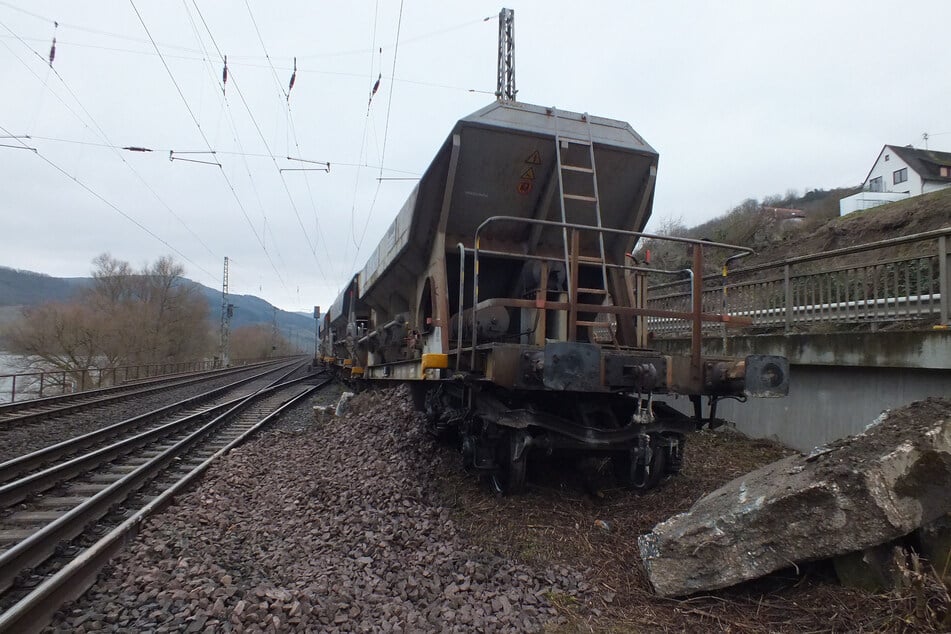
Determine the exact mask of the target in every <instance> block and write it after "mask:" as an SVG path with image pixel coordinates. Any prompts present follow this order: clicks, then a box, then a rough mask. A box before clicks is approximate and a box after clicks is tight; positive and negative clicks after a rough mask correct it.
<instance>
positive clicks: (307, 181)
mask: <svg viewBox="0 0 951 634" xmlns="http://www.w3.org/2000/svg"><path fill="white" fill-rule="evenodd" d="M244 6H245V7H246V8H247V10H248V17H249V18H250V19H251V24H252V25H253V26H254V32H255V33H256V34H257V36H258V42H259V43H260V44H261V50H262V51H264V57H265V59H267V61H268V66H270V68H271V76H272V77H273V78H274V83H275V84H276V85H277V88H278V90H279V91H281V94H282V95H283V97H284V105H285V107H286V110H287V126H288V128H289V130H290V131H291V135H292V137H293V139H294V146H295V148H296V149H297V153H298V154H301V153H302V152H301V147H300V142H299V141H298V138H297V129H296V127H295V125H294V119H293V114H292V113H291V106H290V100H291V96H290V92H289V91H290V88H293V85H294V81H293V77H292V80H291V82H290V85H289V87H288V90H284V86H283V84H281V80H280V78H278V76H277V70H276V69H275V68H274V65H273V64H272V63H271V56H270V53H268V50H267V46H266V45H265V44H264V37H263V36H262V35H261V29H260V28H259V27H258V22H257V20H256V19H255V17H254V12H253V11H252V10H251V5H250V3H249V2H248V0H245V3H244ZM209 35H210V33H209ZM294 73H295V75H294V76H296V73H297V60H296V58H295V60H294ZM242 99H243V97H242ZM248 113H249V115H250V109H249V110H248ZM255 125H257V124H255ZM259 131H260V130H259ZM261 140H262V141H264V146H265V149H267V151H268V152H269V153H270V152H271V150H270V148H269V147H268V144H267V141H266V140H265V139H264V135H263V134H262V135H261ZM272 159H273V157H272ZM274 166H275V167H276V168H277V170H278V174H279V175H280V177H281V181H282V182H283V183H284V188H285V190H287V195H288V197H289V198H291V204H292V206H294V212H295V213H297V207H296V205H294V201H293V198H292V197H291V193H290V189H289V188H288V187H287V182H286V181H285V180H284V172H285V171H288V170H282V169H281V168H280V166H278V164H277V161H276V160H274ZM302 171H304V172H305V173H304V185H305V186H306V188H307V195H308V197H309V199H310V204H311V208H312V210H313V213H314V232H315V233H316V236H315V241H314V242H311V240H310V237H309V236H308V235H307V231H306V229H304V222H303V220H302V219H301V218H300V215H298V221H299V222H300V226H301V230H302V231H303V232H304V238H305V239H306V240H307V244H308V246H309V247H310V249H311V253H312V255H313V257H314V261H315V262H317V266H318V269H319V270H320V272H321V274H322V275H324V272H323V267H322V266H321V264H320V259H319V258H318V257H317V249H316V244H315V243H316V242H323V248H324V253H329V251H330V249H329V248H328V247H327V241H326V239H324V236H323V232H322V231H321V230H320V223H319V220H318V218H319V214H318V213H317V203H316V202H315V201H314V193H313V191H312V190H311V187H310V178H309V177H308V175H307V173H306V172H307V171H313V170H302ZM326 171H327V172H330V166H329V164H328V165H327V170H326ZM329 261H330V263H331V264H330V269H331V276H335V273H334V266H333V259H330V260H329ZM324 281H327V278H326V275H324Z"/></svg>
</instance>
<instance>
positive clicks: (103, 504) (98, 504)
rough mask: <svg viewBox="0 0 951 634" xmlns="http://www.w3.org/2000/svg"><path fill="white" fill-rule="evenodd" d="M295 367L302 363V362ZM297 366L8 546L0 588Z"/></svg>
mask: <svg viewBox="0 0 951 634" xmlns="http://www.w3.org/2000/svg"><path fill="white" fill-rule="evenodd" d="M298 367H302V364H301V365H300V366H298ZM298 367H295V368H293V369H292V370H291V371H290V372H288V373H287V374H285V375H283V376H281V377H280V378H278V379H276V380H275V381H274V382H273V383H272V384H271V385H270V386H268V387H265V388H262V389H261V390H258V391H257V392H255V393H253V394H251V395H248V396H246V397H243V398H242V399H237V400H236V402H232V403H229V405H230V407H228V408H227V409H225V411H224V412H222V413H221V414H219V415H217V416H215V417H214V418H213V419H212V420H210V421H208V422H207V423H204V424H201V426H200V427H199V428H198V429H196V430H194V431H191V432H189V433H188V435H187V436H185V437H184V438H182V439H181V440H178V441H176V442H174V444H173V445H171V446H170V447H168V448H166V449H164V450H162V451H161V453H159V454H158V455H156V456H154V457H152V458H150V459H149V460H147V461H146V462H145V463H142V464H141V465H139V466H137V467H136V468H135V469H134V470H133V471H131V472H129V473H128V474H126V475H124V476H122V477H120V478H119V479H117V480H116V481H114V482H112V483H111V484H109V485H108V486H106V487H105V488H104V489H102V490H101V491H99V492H97V493H95V494H93V495H91V496H90V497H89V498H88V499H86V500H84V501H83V502H81V503H80V504H78V505H77V506H75V507H73V508H72V509H70V510H69V511H66V512H65V513H64V514H63V515H61V516H59V517H58V518H57V519H55V520H53V521H51V522H50V523H48V524H46V525H45V526H43V527H42V528H40V529H39V530H37V531H36V532H34V533H32V534H31V535H30V536H29V537H26V538H25V539H23V540H21V541H19V542H17V543H16V544H14V545H13V546H12V547H11V548H9V549H8V550H6V551H4V552H3V553H0V592H5V591H6V590H8V589H9V588H10V587H11V586H12V585H13V582H14V580H15V579H16V577H17V576H18V575H20V574H21V573H22V572H24V571H25V570H28V569H31V568H33V567H35V566H36V565H38V564H40V563H42V562H43V561H45V560H46V559H47V558H49V556H50V555H51V554H53V552H54V551H55V550H56V548H57V546H58V545H59V544H60V543H62V542H63V541H67V540H71V539H73V538H75V537H76V536H78V535H79V534H81V533H82V532H83V531H84V530H85V528H86V527H87V526H88V525H89V524H91V523H92V522H94V521H95V520H97V519H99V518H100V517H102V516H103V515H105V514H106V513H108V512H109V510H110V509H111V508H113V507H114V506H115V505H117V504H119V503H121V502H122V501H123V500H125V499H126V498H127V497H128V496H129V495H130V494H131V493H133V492H134V491H136V490H138V489H139V488H141V487H142V486H144V485H145V484H146V483H147V482H149V481H150V480H152V479H154V478H155V476H156V475H158V473H159V472H160V471H162V470H163V469H164V468H165V467H167V466H168V465H169V464H170V463H172V462H173V461H174V460H175V459H177V458H180V457H181V456H182V455H183V454H184V453H185V452H186V451H188V450H190V449H192V448H193V447H194V446H195V445H196V444H197V443H199V442H200V441H202V440H204V439H205V438H206V437H207V436H208V435H209V434H211V433H213V432H215V431H216V430H217V429H218V428H219V427H220V426H222V425H223V424H224V423H225V422H227V421H228V420H229V419H230V418H231V417H232V416H233V415H235V414H237V413H239V412H240V411H242V410H243V409H245V408H246V407H248V406H249V405H250V404H251V403H252V402H254V401H255V400H257V399H259V398H261V397H262V396H265V395H268V394H270V393H271V392H273V391H275V390H279V389H283V388H286V387H288V386H289V385H293V384H295V383H299V382H301V381H304V380H307V379H308V378H310V377H309V376H307V377H302V378H299V379H293V380H291V381H284V379H285V378H286V377H287V376H289V375H290V374H292V373H293V372H295V371H296V370H297V369H298ZM183 425H187V423H180V426H183Z"/></svg>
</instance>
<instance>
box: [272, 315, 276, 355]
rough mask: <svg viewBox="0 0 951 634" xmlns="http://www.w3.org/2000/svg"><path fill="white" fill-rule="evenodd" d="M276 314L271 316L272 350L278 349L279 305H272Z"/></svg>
mask: <svg viewBox="0 0 951 634" xmlns="http://www.w3.org/2000/svg"><path fill="white" fill-rule="evenodd" d="M272 308H273V309H274V316H273V317H272V318H271V352H276V351H277V306H272Z"/></svg>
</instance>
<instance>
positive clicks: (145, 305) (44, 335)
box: [8, 253, 213, 371]
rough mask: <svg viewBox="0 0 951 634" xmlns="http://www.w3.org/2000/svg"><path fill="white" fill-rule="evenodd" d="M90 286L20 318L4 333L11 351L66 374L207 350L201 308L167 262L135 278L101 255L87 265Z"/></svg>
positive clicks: (179, 270) (196, 292)
mask: <svg viewBox="0 0 951 634" xmlns="http://www.w3.org/2000/svg"><path fill="white" fill-rule="evenodd" d="M93 265H94V267H95V268H94V270H93V272H92V279H93V282H92V285H91V286H90V288H89V289H87V290H86V291H84V292H83V293H80V294H79V296H78V297H77V298H76V299H75V300H74V301H72V302H69V303H66V304H45V305H42V306H38V307H35V308H30V309H27V310H25V311H24V313H23V317H22V318H21V319H20V320H19V321H18V322H16V323H14V324H13V326H12V327H11V329H10V333H9V335H8V339H9V343H10V346H11V348H12V350H13V351H14V352H18V353H20V354H24V355H30V356H31V357H32V358H34V359H36V361H37V365H39V366H41V367H47V368H55V369H60V370H69V371H82V370H85V369H88V368H92V367H106V366H116V365H127V364H148V363H165V362H176V361H185V360H191V359H197V358H201V357H204V356H205V355H207V354H208V353H209V352H211V350H212V345H213V341H212V337H211V329H210V324H209V322H208V304H207V302H206V301H205V300H204V298H203V297H202V295H201V292H200V289H199V287H198V285H196V284H194V283H193V282H190V281H188V280H186V279H185V278H184V277H183V275H184V272H185V271H184V267H182V265H181V264H178V263H177V262H175V261H174V260H173V259H172V258H170V257H162V258H159V259H158V260H157V261H156V262H155V263H154V264H152V265H147V266H145V267H143V269H142V270H141V271H138V272H136V271H134V270H133V269H132V267H131V266H130V265H129V263H128V262H123V261H121V260H117V259H115V258H113V257H112V256H110V255H109V254H107V253H104V254H102V255H100V256H98V257H97V258H96V259H95V260H93Z"/></svg>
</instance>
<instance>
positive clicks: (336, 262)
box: [0, 0, 951, 310]
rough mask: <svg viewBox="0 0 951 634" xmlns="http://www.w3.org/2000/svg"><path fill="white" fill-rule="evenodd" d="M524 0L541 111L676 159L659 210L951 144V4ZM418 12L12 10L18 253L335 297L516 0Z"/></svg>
mask: <svg viewBox="0 0 951 634" xmlns="http://www.w3.org/2000/svg"><path fill="white" fill-rule="evenodd" d="M505 1H506V4H507V6H509V7H510V8H513V9H514V10H515V42H516V82H517V88H518V91H519V92H518V96H519V100H520V101H525V102H529V103H536V104H541V105H551V106H556V107H558V108H562V109H569V110H576V111H587V112H590V113H591V114H595V115H599V116H605V117H611V118H616V119H621V120H624V121H628V122H629V123H630V124H631V125H632V126H633V127H634V129H635V130H637V131H638V132H639V133H640V134H641V135H642V136H643V137H644V138H645V139H647V141H648V142H649V143H650V144H651V145H653V146H654V147H655V148H656V149H657V150H658V151H659V152H660V167H659V174H658V181H657V193H656V198H655V203H654V218H653V221H652V226H656V225H657V223H658V221H659V220H661V219H664V218H674V219H680V218H682V219H683V221H684V222H686V223H687V224H688V225H692V224H696V223H699V222H701V221H704V220H707V219H709V218H712V217H714V216H716V215H719V214H721V213H723V212H724V211H726V210H727V209H729V208H730V207H732V206H733V205H736V204H738V203H739V202H741V201H743V200H744V199H746V198H750V197H752V198H762V197H763V196H767V195H770V194H777V193H779V194H782V193H785V192H786V191H787V190H789V189H795V190H799V191H803V190H806V189H813V188H831V187H837V186H846V185H854V184H858V183H859V182H861V180H862V179H863V178H864V176H865V174H866V172H867V171H868V169H869V167H870V166H871V164H872V162H873V161H874V159H875V157H876V156H877V154H878V151H879V150H880V149H881V146H882V145H883V144H886V143H889V144H900V145H905V144H914V145H916V146H918V147H921V146H923V141H922V133H924V132H927V133H929V134H930V135H931V139H930V141H929V146H930V147H931V148H932V149H940V150H951V82H949V80H948V77H949V73H948V70H949V64H951V57H949V55H948V47H947V41H948V25H949V24H951V2H948V1H947V0H938V1H930V2H923V1H922V2H914V1H912V2H905V3H896V2H894V1H888V2H885V1H881V2H879V1H869V0H863V1H854V2H852V1H849V2H846V1H836V2H830V1H828V0H823V1H796V2H792V1H789V2H767V1H763V0H756V1H750V2H725V1H724V2H700V1H697V2H637V1H630V0H626V1H623V2H587V3H579V2H577V1H570V2H569V1H556V0H544V1H542V0H538V1H527V0H526V1H516V0H505ZM400 7H401V3H400V2H399V0H379V1H378V2H377V1H369V0H367V1H352V2H316V1H308V2H305V1H299V2H283V1H282V2H274V1H271V2H261V1H259V0H250V11H249V5H248V4H246V3H245V2H244V0H240V1H227V2H226V1H224V0H216V1H214V2H212V1H211V0H183V1H182V2H178V1H176V0H161V1H159V0H133V1H132V2H129V1H128V0H126V1H121V0H96V1H91V0H87V1H81V0H71V1H69V2H65V1H59V2H56V1H52V0H29V1H27V0H0V86H2V98H0V126H2V128H0V135H6V134H14V135H30V137H31V138H30V139H20V140H15V139H0V144H3V145H18V144H21V143H22V144H23V145H26V146H28V147H29V148H35V149H36V150H37V152H36V153H34V152H33V151H31V150H27V149H24V148H22V147H21V148H20V149H16V148H11V147H0V265H5V266H11V267H15V268H22V269H29V270H34V271H40V272H44V273H48V274H51V275H57V276H81V275H87V274H88V273H89V270H90V260H92V258H93V257H95V256H96V255H97V254H99V253H101V252H104V251H108V252H110V253H112V254H113V255H114V256H116V257H118V258H121V259H125V260H129V261H131V262H132V263H133V264H136V265H141V264H144V263H145V262H147V261H153V260H154V259H155V258H157V257H159V256H160V255H164V254H171V255H173V256H174V257H176V258H177V259H179V260H182V261H183V262H184V264H185V267H186V269H187V275H188V276H189V277H191V278H193V279H195V280H197V281H199V282H201V283H204V284H207V285H209V286H212V287H220V285H221V266H222V258H223V257H224V256H226V255H227V256H229V257H230V258H232V268H231V275H230V283H231V290H232V292H235V293H251V294H256V295H260V296H262V297H264V298H265V299H267V300H269V301H271V302H272V303H274V304H275V305H277V306H280V307H281V308H285V309H289V310H310V308H311V307H313V305H315V304H320V305H322V306H327V305H329V303H330V302H331V301H332V300H333V298H334V297H335V295H336V293H337V291H338V289H339V288H340V286H341V284H342V282H343V281H344V280H345V279H346V278H347V277H348V276H349V275H351V274H352V272H353V271H354V270H356V269H357V268H359V267H362V265H363V263H364V262H365V260H366V258H367V256H368V255H369V253H370V252H371V250H372V248H373V247H374V246H375V245H376V243H377V242H378V240H379V238H380V237H381V236H382V234H383V232H384V231H385V228H386V227H387V225H388V224H389V223H390V221H391V220H392V218H393V217H394V216H395V214H396V211H397V210H398V209H399V207H400V206H401V205H402V202H403V201H404V199H405V198H406V196H407V194H408V193H409V192H410V190H411V189H412V187H413V184H414V183H413V181H411V180H384V181H378V180H377V178H378V177H379V176H380V175H381V174H382V176H384V177H386V178H391V179H392V178H407V177H413V176H418V175H420V174H421V173H422V172H423V171H424V170H425V168H426V166H427V165H428V164H429V162H430V160H431V159H432V157H433V155H434V153H435V151H436V149H437V148H438V147H439V145H440V144H441V143H442V142H443V141H444V140H445V138H446V136H447V135H448V133H449V131H450V130H451V128H452V126H453V124H454V123H455V121H456V120H457V119H459V118H462V117H464V116H466V115H468V114H470V113H471V112H473V111H475V110H478V109H479V108H481V107H482V106H484V105H486V104H487V103H489V102H490V101H491V100H493V99H494V96H493V95H492V94H491V93H492V92H494V90H495V73H496V51H497V35H498V23H497V19H496V18H497V15H498V12H499V9H500V8H501V6H500V4H499V0H493V1H492V2H487V1H483V0H469V1H466V2H447V1H446V0H443V1H439V2H437V1H423V0H405V2H404V3H403V4H402V12H401V11H400ZM137 11H138V13H139V14H140V15H141V19H140V17H139V16H138V15H137ZM252 16H253V19H252ZM487 17H491V19H489V20H488V21H485V20H484V18H487ZM54 20H55V21H58V23H59V26H58V27H56V28H55V29H54V24H53V21H54ZM255 23H256V24H255ZM146 29H147V30H148V33H147V31H146ZM258 32H259V33H260V37H259V36H258ZM149 33H150V34H151V37H152V38H154V41H155V43H156V44H157V47H158V50H159V51H160V52H161V54H162V55H161V56H159V55H158V54H157V53H156V50H155V48H154V47H153V44H152V43H151V42H150V40H149ZM54 35H55V37H56V40H57V43H56V55H55V59H54V61H53V65H52V68H53V69H52V70H50V67H49V65H48V64H47V63H46V60H47V59H48V57H49V52H50V44H51V42H52V38H53V37H54ZM262 40H263V46H262ZM397 43H398V45H397ZM380 48H382V53H381V52H380ZM219 51H220V54H219ZM265 51H266V54H267V56H266V55H265ZM220 55H227V57H228V72H229V76H228V81H227V83H226V85H225V90H224V95H222V86H221V74H222V67H223V63H222V59H221V56H220ZM295 56H296V58H297V68H298V71H297V75H296V82H295V85H294V87H293V89H292V90H291V91H290V98H289V100H288V99H287V96H286V95H287V93H286V90H287V85H288V82H289V80H290V77H291V73H292V69H293V58H294V57H295ZM269 59H270V63H269ZM394 61H395V72H394ZM166 64H167V69H166V66H165V65H166ZM381 73H382V75H383V78H382V81H381V86H380V89H379V92H377V94H376V95H375V96H374V97H373V100H372V103H371V104H370V107H369V115H368V108H367V101H368V97H369V93H370V89H371V86H372V85H373V83H374V82H375V81H376V79H377V76H378V75H379V74H381ZM173 79H174V81H173ZM471 91H475V92H471ZM479 91H484V92H479ZM4 130H5V131H4ZM110 145H112V146H117V147H123V146H136V147H144V148H150V149H152V150H154V151H153V152H149V153H142V152H130V151H126V150H121V149H114V148H111V147H108V146H110ZM209 149H213V150H215V152H216V154H214V155H212V154H186V152H201V151H205V152H207V151H208V150H209ZM170 150H174V151H175V152H176V157H177V158H182V159H186V158H187V159H193V160H199V161H211V162H218V163H220V164H221V167H220V168H219V167H217V166H215V165H208V164H203V163H195V162H186V161H179V160H175V161H170V160H169V151H170ZM271 156H273V157H274V158H273V159H272V158H271ZM288 156H291V157H295V158H302V159H306V160H308V161H329V162H330V163H331V166H332V167H331V171H330V173H325V172H321V171H285V172H281V171H279V170H281V169H286V168H301V167H307V166H308V165H311V164H308V163H304V162H299V161H288V160H287V159H286V157H288ZM312 166H313V167H316V165H312ZM360 166H364V167H360ZM381 167H382V171H381ZM77 181H78V182H77Z"/></svg>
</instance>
